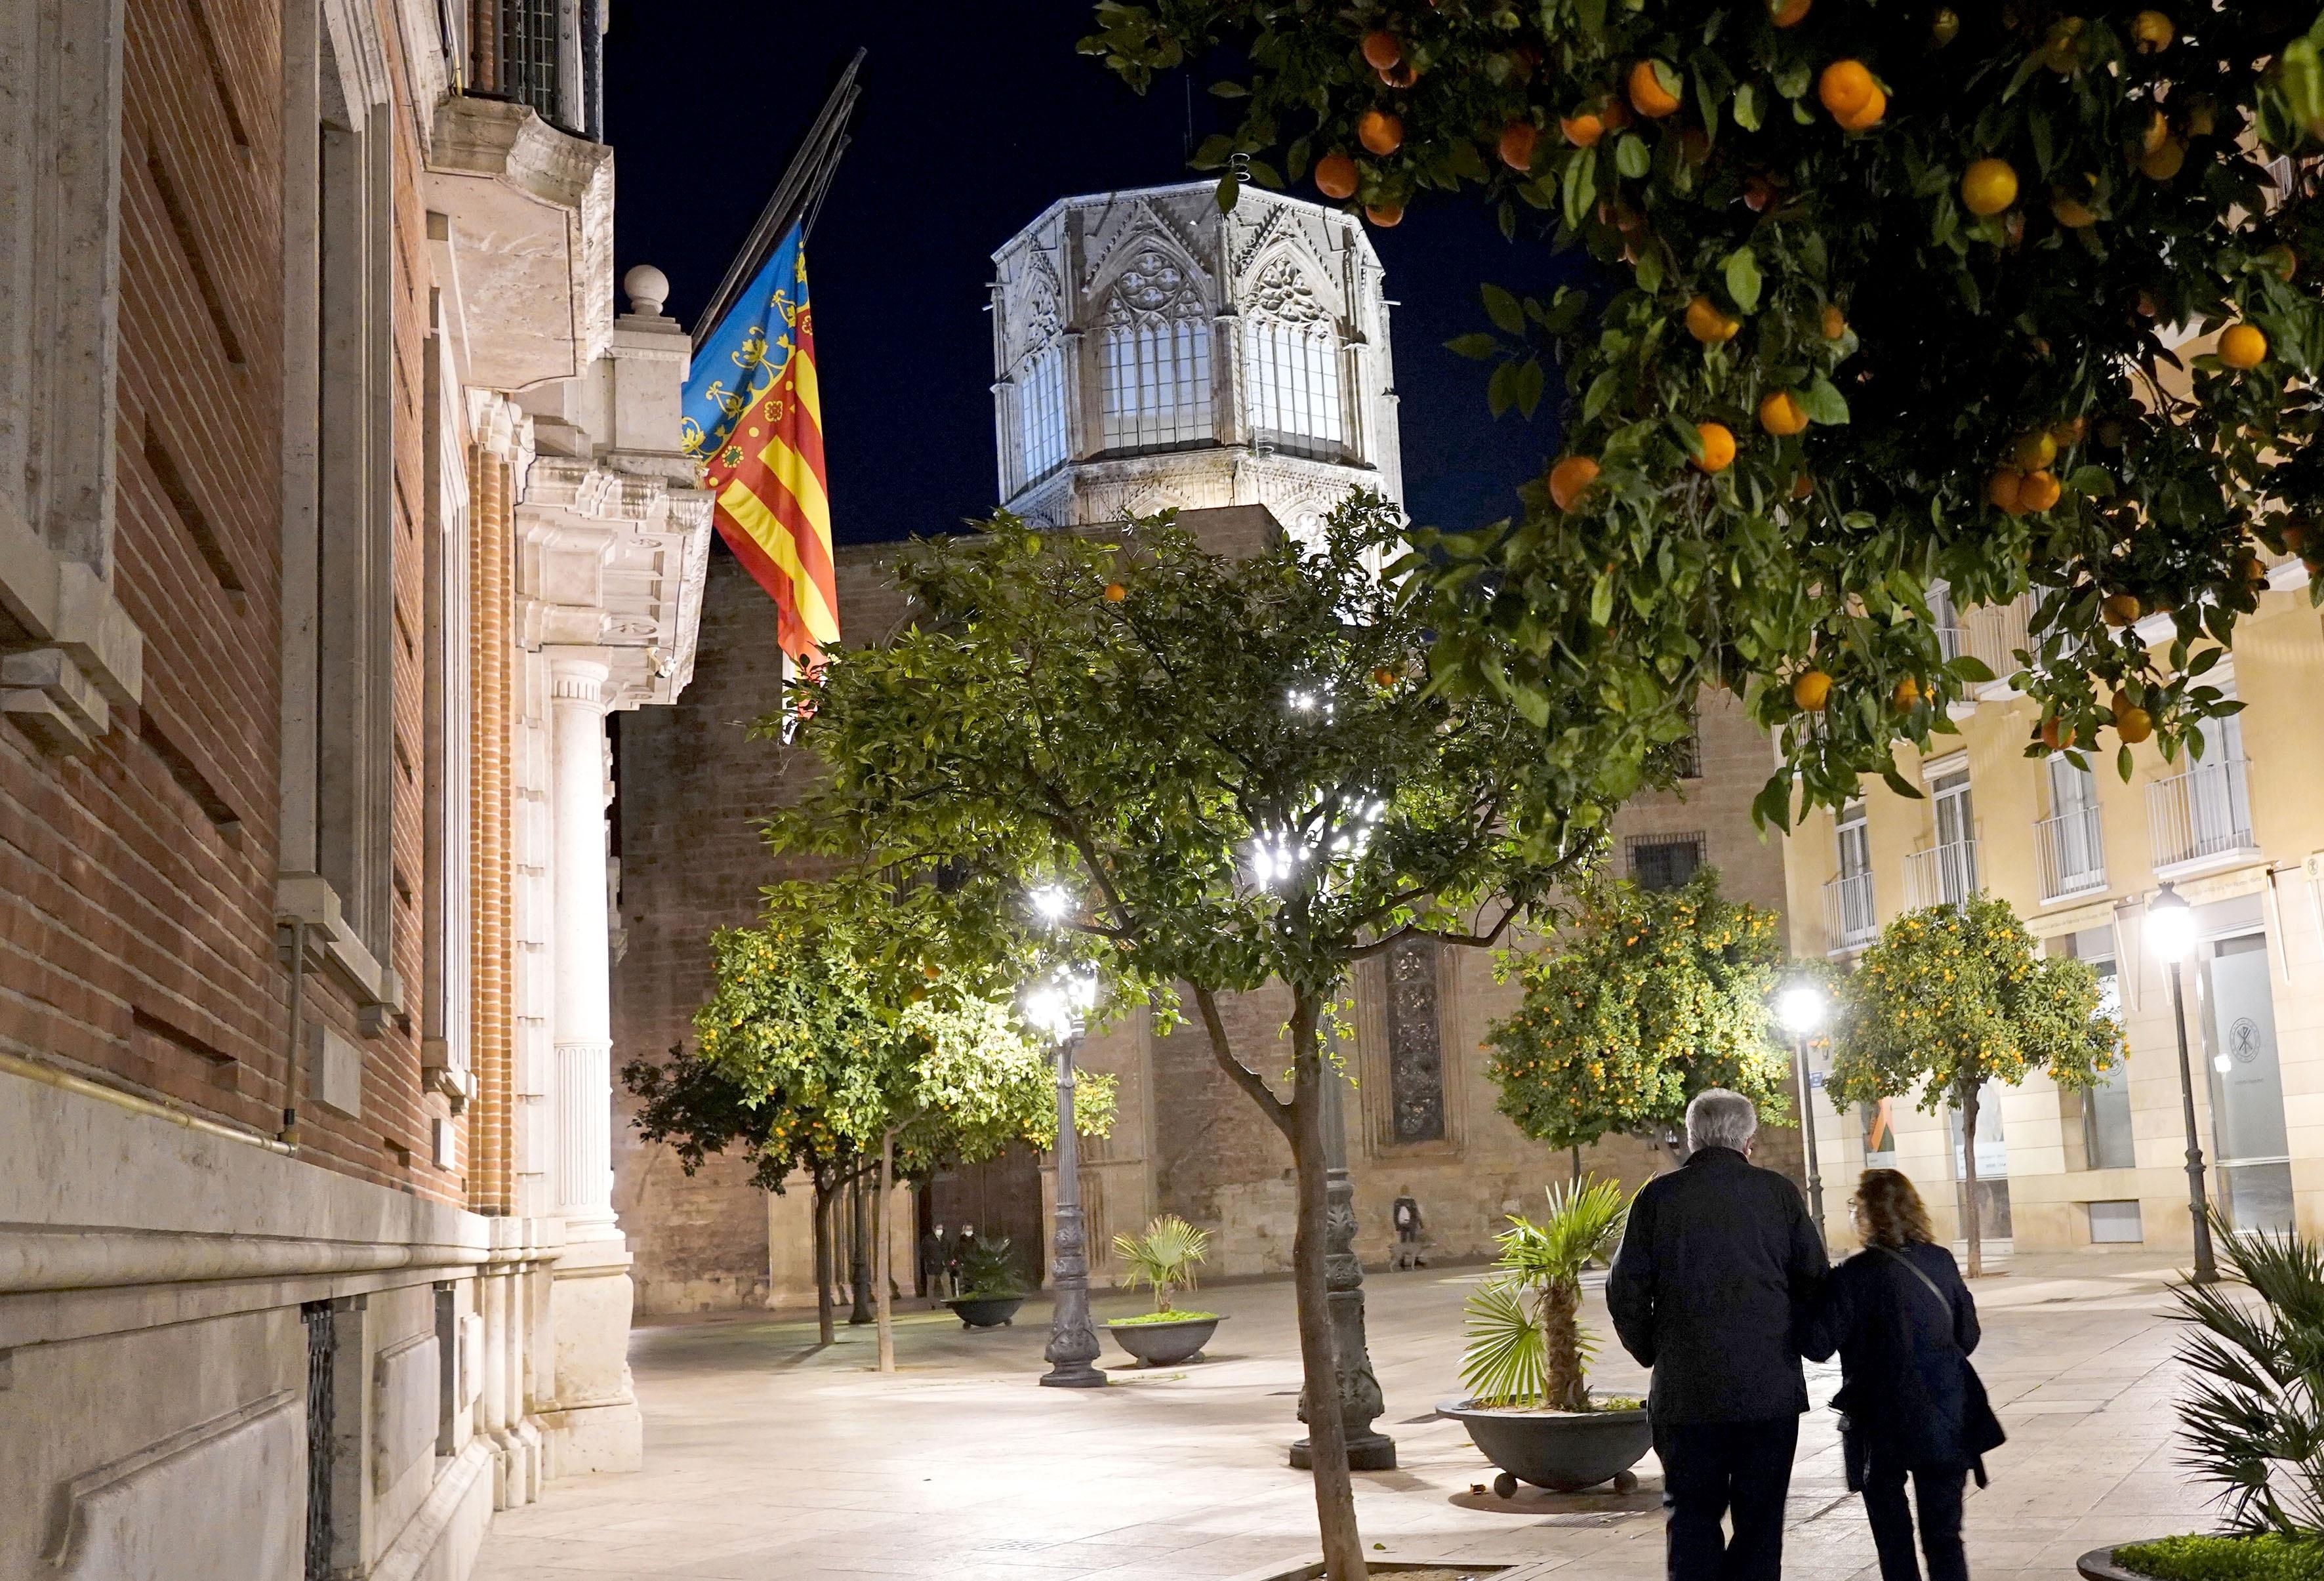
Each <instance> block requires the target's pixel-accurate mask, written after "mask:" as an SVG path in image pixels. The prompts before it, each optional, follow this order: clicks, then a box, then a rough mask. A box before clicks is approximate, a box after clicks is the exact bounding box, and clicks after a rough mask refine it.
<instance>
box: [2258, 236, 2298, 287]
mask: <svg viewBox="0 0 2324 1581" xmlns="http://www.w3.org/2000/svg"><path fill="white" fill-rule="evenodd" d="M2259 261H2260V262H2261V263H2263V264H2266V265H2267V266H2268V268H2269V269H2270V270H2271V271H2273V273H2274V274H2275V277H2276V278H2277V279H2278V280H2283V281H2289V280H2290V279H2292V276H2293V275H2295V274H2298V273H2300V254H2297V253H2295V252H2293V251H2292V249H2291V248H2290V247H2287V246H2285V245H2283V244H2282V242H2278V243H2277V244H2276V245H2274V246H2273V247H2270V248H2269V249H2268V250H2267V251H2266V252H2264V253H2262V254H2260V255H2259Z"/></svg>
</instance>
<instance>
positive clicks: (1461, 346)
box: [1444, 330, 1501, 362]
mask: <svg viewBox="0 0 2324 1581" xmlns="http://www.w3.org/2000/svg"><path fill="white" fill-rule="evenodd" d="M1444 349H1445V350H1447V351H1449V352H1451V353H1452V354H1453V355H1454V356H1465V357H1468V358H1470V359H1471V360H1472V361H1475V362H1484V361H1486V360H1488V359H1489V358H1490V357H1491V356H1493V354H1494V353H1496V352H1498V351H1499V350H1500V349H1501V343H1500V342H1499V341H1498V340H1496V339H1494V338H1493V337H1491V336H1489V335H1487V334H1485V333H1484V332H1483V331H1481V330H1480V331H1478V332H1477V333H1475V334H1472V335H1455V336H1454V337H1452V339H1450V340H1448V341H1446V342H1445V343H1444Z"/></svg>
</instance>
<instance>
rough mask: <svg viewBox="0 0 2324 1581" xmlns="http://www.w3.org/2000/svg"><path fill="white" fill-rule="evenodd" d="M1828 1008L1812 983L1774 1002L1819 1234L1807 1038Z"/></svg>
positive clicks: (1819, 1175) (1819, 1186) (1819, 1188)
mask: <svg viewBox="0 0 2324 1581" xmlns="http://www.w3.org/2000/svg"><path fill="white" fill-rule="evenodd" d="M1829 1013H1831V1000H1830V999H1829V998H1827V997H1826V996H1825V994H1824V991H1823V990H1822V989H1821V988H1819V987H1817V986H1816V985H1814V984H1812V983H1794V985H1792V986H1790V987H1789V988H1786V989H1784V992H1783V994H1782V996H1781V997H1780V998H1778V999H1777V1000H1776V1001H1775V1015H1776V1019H1778V1020H1779V1021H1781V1022H1783V1023H1784V1031H1787V1032H1789V1033H1791V1034H1792V1053H1793V1056H1794V1060H1795V1065H1794V1070H1795V1072H1796V1075H1797V1077H1798V1080H1799V1085H1800V1136H1801V1138H1802V1140H1803V1141H1804V1142H1806V1143H1807V1162H1808V1211H1809V1212H1810V1213H1811V1214H1812V1215H1814V1216H1815V1227H1816V1234H1819V1235H1821V1234H1825V1230H1824V1223H1823V1171H1822V1170H1821V1168H1820V1167H1819V1166H1818V1164H1817V1161H1816V1126H1815V1109H1814V1107H1813V1105H1812V1102H1811V1100H1812V1096H1813V1094H1814V1091H1815V1088H1814V1086H1813V1084H1812V1083H1811V1082H1810V1081H1809V1080H1808V1037H1809V1035H1810V1034H1811V1033H1812V1032H1814V1031H1818V1030H1819V1029H1820V1028H1821V1027H1822V1025H1823V1022H1824V1017H1825V1016H1826V1015H1828V1014H1829Z"/></svg>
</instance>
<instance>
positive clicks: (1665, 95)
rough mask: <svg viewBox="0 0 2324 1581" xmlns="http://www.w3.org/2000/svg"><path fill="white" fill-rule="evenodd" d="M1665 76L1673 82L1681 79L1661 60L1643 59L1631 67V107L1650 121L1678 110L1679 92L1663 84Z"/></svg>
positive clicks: (1657, 119)
mask: <svg viewBox="0 0 2324 1581" xmlns="http://www.w3.org/2000/svg"><path fill="white" fill-rule="evenodd" d="M1665 77H1668V78H1669V79H1670V80H1671V82H1672V83H1673V84H1676V83H1677V81H1678V73H1677V72H1675V71H1673V70H1672V69H1670V68H1669V67H1667V66H1665V65H1664V64H1663V63H1662V62H1661V61H1660V60H1641V61H1639V62H1638V63H1637V65H1635V66H1633V67H1631V68H1630V83H1629V87H1630V107H1631V108H1632V109H1634V110H1636V111H1637V112H1638V114H1640V115H1642V116H1645V117H1646V119H1647V120H1649V121H1659V120H1661V119H1662V118H1663V117H1664V116H1669V115H1674V114H1676V113H1677V111H1678V94H1677V92H1676V91H1675V90H1674V88H1665V86H1664V85H1663V79H1664V78H1665Z"/></svg>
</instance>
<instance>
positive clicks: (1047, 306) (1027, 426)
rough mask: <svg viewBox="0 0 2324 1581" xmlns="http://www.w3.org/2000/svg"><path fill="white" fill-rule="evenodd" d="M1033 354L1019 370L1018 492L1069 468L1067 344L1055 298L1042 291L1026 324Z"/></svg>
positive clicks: (1023, 357)
mask: <svg viewBox="0 0 2324 1581" xmlns="http://www.w3.org/2000/svg"><path fill="white" fill-rule="evenodd" d="M1026 342H1027V344H1028V346H1029V347H1031V348H1032V349H1030V350H1029V351H1028V352H1027V353H1025V355H1024V356H1022V357H1021V358H1019V362H1018V365H1017V467H1018V472H1017V485H1016V486H1017V487H1018V488H1025V487H1027V486H1028V485H1032V484H1036V483H1038V482H1040V481H1041V479H1043V478H1045V477H1047V476H1048V475H1049V474H1050V473H1052V472H1055V471H1056V469H1057V468H1058V467H1062V466H1064V465H1065V346H1066V342H1065V336H1064V333H1063V326H1062V325H1061V324H1060V323H1059V322H1058V319H1057V303H1056V297H1055V296H1054V295H1052V294H1050V293H1049V292H1048V291H1039V293H1038V294H1037V296H1036V297H1035V299H1034V300H1033V302H1032V304H1031V308H1030V311H1029V312H1028V314H1027V318H1026Z"/></svg>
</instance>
